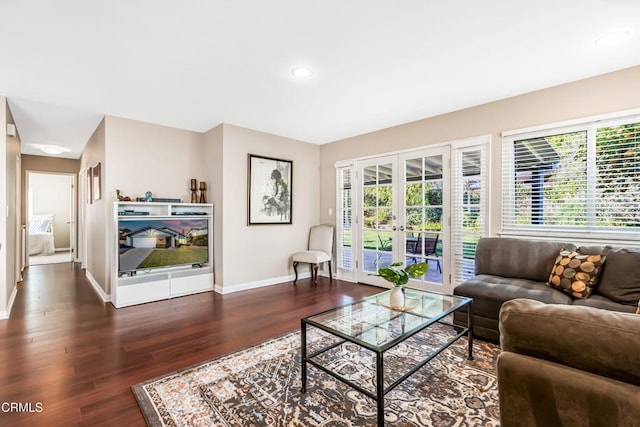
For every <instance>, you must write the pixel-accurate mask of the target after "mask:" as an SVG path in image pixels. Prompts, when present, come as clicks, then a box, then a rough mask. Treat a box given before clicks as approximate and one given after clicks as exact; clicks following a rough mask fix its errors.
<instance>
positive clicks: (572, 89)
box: [320, 66, 640, 234]
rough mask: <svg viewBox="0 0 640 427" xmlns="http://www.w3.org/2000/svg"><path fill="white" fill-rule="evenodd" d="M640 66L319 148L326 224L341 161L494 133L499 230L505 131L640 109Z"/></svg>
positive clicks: (493, 200) (493, 194) (495, 224)
mask: <svg viewBox="0 0 640 427" xmlns="http://www.w3.org/2000/svg"><path fill="white" fill-rule="evenodd" d="M638 94H640V66H638V67H633V68H628V69H625V70H621V71H617V72H614V73H609V74H604V75H601V76H598V77H593V78H589V79H585V80H580V81H576V82H573V83H569V84H565V85H561V86H557V87H553V88H549V89H544V90H540V91H536V92H532V93H528V94H525V95H520V96H516V97H512V98H507V99H504V100H501V101H496V102H492V103H489V104H484V105H480V106H477V107H473V108H468V109H464V110H460V111H455V112H452V113H449V114H444V115H441V116H437V117H432V118H428V119H424V120H420V121H416V122H412V123H407V124H405V125H401V126H396V127H392V128H388V129H384V130H381V131H379V132H373V133H370V134H366V135H361V136H357V137H354V138H349V139H345V140H342V141H337V142H334V143H331V144H326V145H323V146H321V147H320V154H321V179H322V185H321V187H322V198H321V205H320V212H321V216H320V218H321V220H322V222H326V223H333V222H335V217H334V216H329V215H328V213H327V211H328V209H329V208H332V209H333V211H334V212H335V200H336V194H335V168H334V164H335V162H336V161H338V160H345V159H352V158H357V157H364V156H371V155H375V154H379V153H388V152H393V151H396V150H404V149H410V148H414V147H421V146H425V145H430V144H436V143H441V142H447V141H454V140H459V139H464V138H468V137H473V136H480V135H491V140H492V143H491V186H490V192H489V193H490V196H489V201H490V206H491V218H490V223H489V230H490V234H496V233H497V232H499V231H500V227H501V222H500V206H501V200H502V199H501V181H500V180H501V175H500V169H501V154H502V150H501V143H502V141H501V136H500V135H501V133H502V132H503V131H506V130H513V129H521V128H526V127H531V126H536V125H542V124H548V123H554V122H560V121H565V120H570V119H576V118H582V117H587V116H592V115H598V114H604V113H610V112H616V111H622V110H628V109H634V108H639V107H640V97H639V96H638Z"/></svg>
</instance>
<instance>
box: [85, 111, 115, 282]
mask: <svg viewBox="0 0 640 427" xmlns="http://www.w3.org/2000/svg"><path fill="white" fill-rule="evenodd" d="M105 138H106V132H105V119H103V120H102V121H101V122H100V124H99V125H98V127H97V128H96V130H95V131H94V132H93V135H91V138H89V142H88V143H87V145H86V146H85V148H84V151H83V152H82V156H81V157H80V170H81V171H82V172H83V174H82V175H83V176H84V175H85V172H86V170H87V168H89V167H93V166H95V165H96V164H98V163H101V169H102V173H103V182H102V191H104V188H105V187H104V172H105V171H106V167H107V164H106V162H105ZM81 185H82V186H86V179H85V180H83V183H82V184H81ZM83 199H85V200H80V201H79V202H80V203H84V206H83V209H82V211H83V215H84V219H83V222H84V232H85V236H84V239H85V241H86V248H85V249H84V254H85V255H84V266H85V268H86V272H87V275H88V276H89V277H90V279H93V280H94V281H95V282H96V283H97V284H98V285H99V286H100V287H101V288H102V290H103V291H104V292H105V294H109V284H108V281H107V279H108V269H109V264H108V262H107V256H108V250H107V243H106V242H107V241H108V240H107V235H108V233H107V230H106V229H108V228H109V227H108V225H109V222H108V218H109V216H108V214H107V202H106V200H105V199H106V198H105V197H104V193H103V197H102V199H101V200H93V202H92V203H91V204H88V203H87V200H86V197H84V198H83ZM81 221H82V220H81ZM81 244H82V245H83V243H81Z"/></svg>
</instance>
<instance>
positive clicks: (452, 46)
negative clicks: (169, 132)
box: [0, 0, 640, 158]
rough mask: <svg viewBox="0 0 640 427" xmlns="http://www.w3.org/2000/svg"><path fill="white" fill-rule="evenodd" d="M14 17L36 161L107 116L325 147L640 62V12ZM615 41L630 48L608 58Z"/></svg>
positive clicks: (294, 11) (13, 71) (352, 7)
mask: <svg viewBox="0 0 640 427" xmlns="http://www.w3.org/2000/svg"><path fill="white" fill-rule="evenodd" d="M0 17H2V24H1V25H0V52H1V57H0V94H4V95H6V96H7V97H8V99H9V103H10V107H11V110H12V112H13V113H14V116H15V120H16V126H17V127H18V131H19V133H20V135H21V138H22V145H23V152H24V153H31V154H38V153H39V154H43V153H41V152H39V151H38V150H34V149H33V147H31V145H30V144H54V145H61V146H68V147H69V148H71V149H72V151H71V152H68V153H65V154H62V155H60V156H61V157H71V158H78V157H79V155H80V153H81V150H82V147H83V146H84V144H85V143H86V141H87V139H88V137H89V136H90V135H91V133H92V132H93V130H94V129H95V127H96V125H97V124H98V122H99V120H100V118H101V117H102V115H104V114H110V115H115V116H121V117H127V118H131V119H135V120H141V121H147V122H152V123H159V124H163V125H168V126H173V127H178V128H183V129H190V130H194V131H200V132H204V131H207V130H209V129H211V128H212V127H214V126H216V125H218V124H220V123H231V124H235V125H238V126H243V127H248V128H251V129H255V130H259V131H264V132H269V133H273V134H277V135H282V136H286V137H290V138H294V139H298V140H302V141H306V142H310V143H317V144H322V143H326V142H331V141H335V140H339V139H342V138H346V137H350V136H355V135H359V134H362V133H367V132H371V131H375V130H379V129H382V128H386V127H389V126H394V125H398V124H402V123H406V122H410V121H414V120H418V119H422V118H425V117H430V116H434V115H437V114H442V113H445V112H449V111H453V110H457V109H461V108H465V107H470V106H473V105H478V104H482V103H485V102H489V101H493V100H497V99H502V98H505V97H509V96H513V95H517V94H521V93H526V92H530V91H533V90H537V89H541V88H545V87H550V86H554V85H557V84H562V83H565V82H569V81H573V80H578V79H581V78H585V77H590V76H594V75H598V74H602V73H606V72H609V71H614V70H617V69H622V68H626V67H630V66H634V65H638V64H640V18H639V17H640V1H638V0H535V1H534V0H531V1H516V0H485V1H482V2H480V1H477V0H449V1H435V0H403V1H392V0H347V1H345V0H323V1H313V2H312V1H301V0H271V1H264V0H235V1H226V0H182V1H168V0H135V1H131V0H103V1H100V0H91V1H88V0H58V1H55V2H54V1H50V0H0ZM615 29H627V30H630V31H631V38H630V39H629V40H628V41H627V43H625V44H623V45H619V46H616V47H613V48H609V49H605V48H599V47H596V46H595V45H594V41H595V40H596V38H598V37H599V36H601V35H603V34H605V33H607V32H609V31H611V30H615ZM298 65H306V66H309V67H311V68H312V69H313V76H312V78H310V79H307V80H299V79H296V78H294V77H292V76H291V74H290V70H291V69H292V68H294V67H295V66H298Z"/></svg>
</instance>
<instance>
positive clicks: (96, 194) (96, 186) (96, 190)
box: [91, 163, 101, 200]
mask: <svg viewBox="0 0 640 427" xmlns="http://www.w3.org/2000/svg"><path fill="white" fill-rule="evenodd" d="M91 170H92V172H93V180H92V183H91V190H92V191H93V200H100V197H101V194H100V183H101V179H100V172H101V171H100V163H98V164H97V165H95V166H94V167H92V168H91Z"/></svg>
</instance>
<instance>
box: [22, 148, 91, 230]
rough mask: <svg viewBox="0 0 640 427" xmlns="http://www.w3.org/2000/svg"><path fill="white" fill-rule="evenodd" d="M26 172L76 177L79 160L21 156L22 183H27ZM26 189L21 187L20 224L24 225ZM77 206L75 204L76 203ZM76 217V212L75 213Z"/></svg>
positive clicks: (78, 169)
mask: <svg viewBox="0 0 640 427" xmlns="http://www.w3.org/2000/svg"><path fill="white" fill-rule="evenodd" d="M26 171H32V172H53V173H72V174H75V175H76V176H77V175H78V172H79V171H80V160H79V159H63V158H60V157H48V156H33V155H29V154H23V155H22V182H25V183H26V182H27V180H26V173H27V172H26ZM26 203H27V188H26V186H24V185H23V186H22V216H21V220H22V224H26V220H27V219H26V215H27V206H26ZM76 205H77V202H76ZM76 216H77V212H76Z"/></svg>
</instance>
